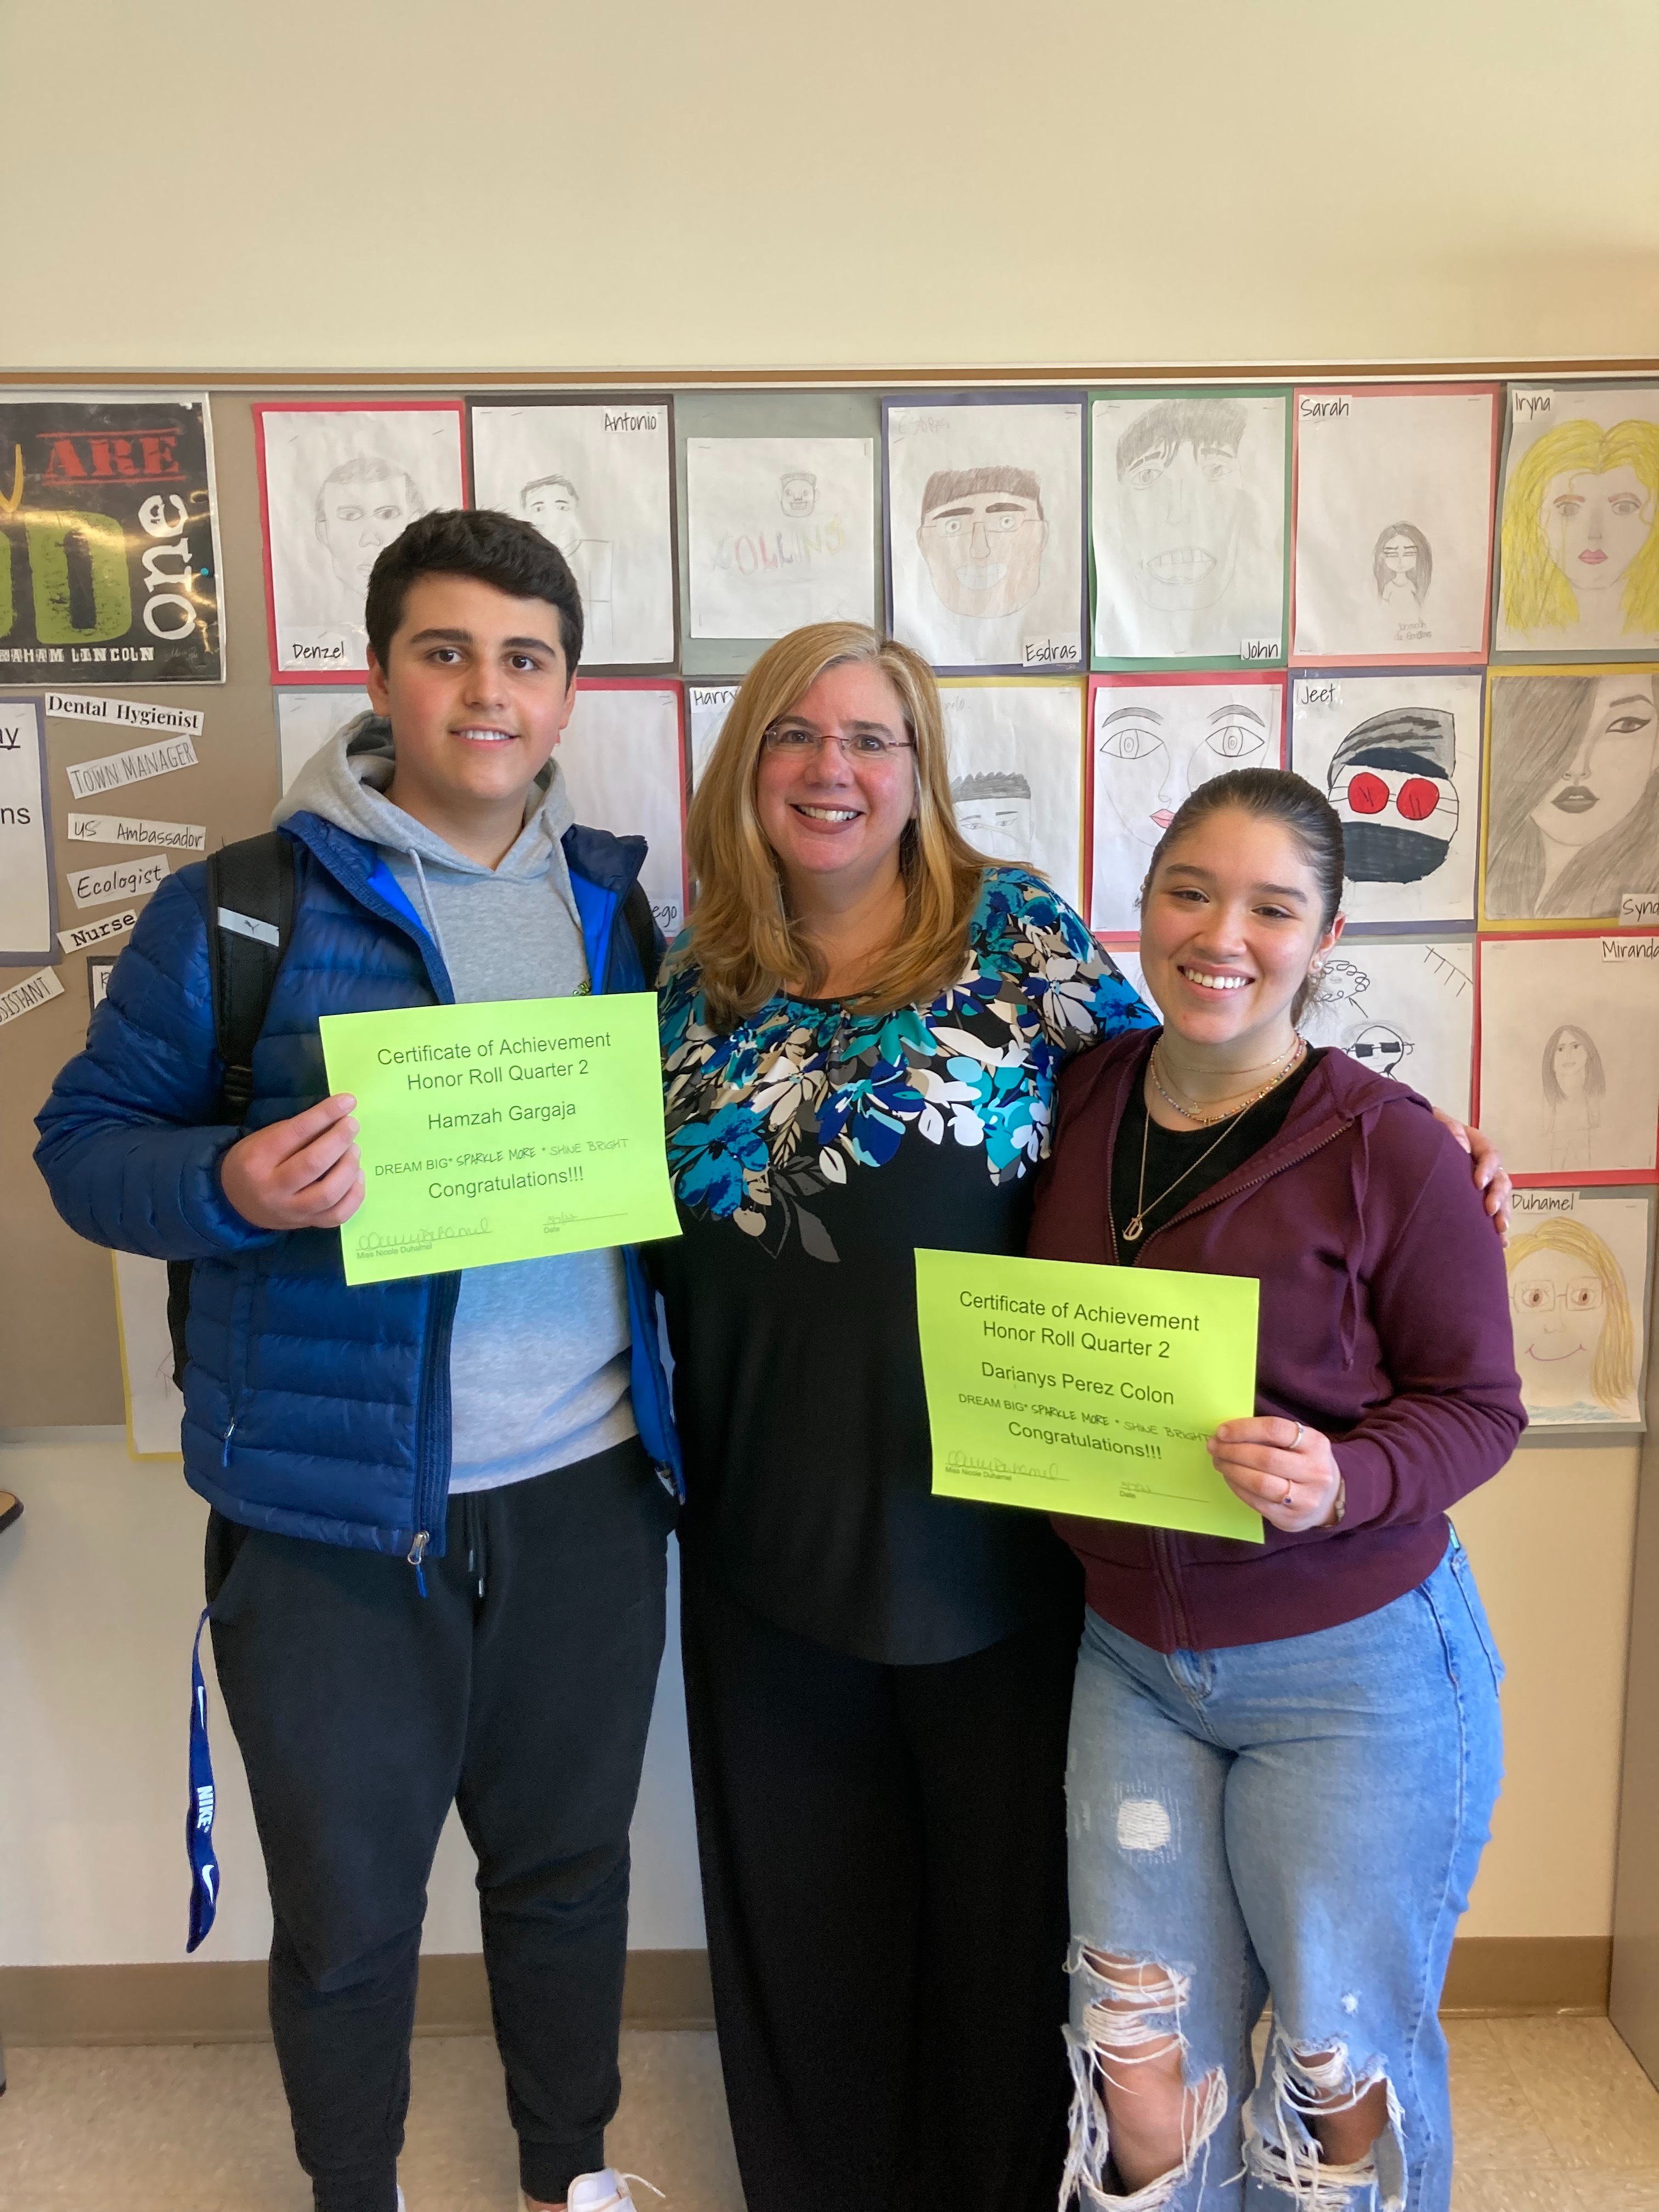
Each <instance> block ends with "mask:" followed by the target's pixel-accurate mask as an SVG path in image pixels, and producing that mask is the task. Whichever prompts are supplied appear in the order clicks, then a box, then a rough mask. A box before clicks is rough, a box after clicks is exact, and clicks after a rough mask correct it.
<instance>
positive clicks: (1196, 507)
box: [1089, 390, 1291, 667]
mask: <svg viewBox="0 0 1659 2212" xmlns="http://www.w3.org/2000/svg"><path fill="white" fill-rule="evenodd" d="M1290 404H1291V400H1290V394H1289V393H1288V392H1206V391H1198V392H1163V391H1146V390H1141V391H1138V392H1096V393H1094V394H1093V395H1092V398H1091V404H1090V426H1091V427H1090V439H1091V453H1090V471H1089V476H1090V520H1091V530H1092V532H1093V541H1092V542H1093V549H1094V584H1095V605H1094V657H1095V661H1096V664H1097V665H1099V666H1104V667H1115V666H1118V665H1121V664H1122V663H1125V662H1134V661H1141V660H1145V661H1170V660H1177V661H1189V662H1190V661H1199V662H1202V663H1203V664H1204V665H1206V666H1209V667H1228V666H1237V665H1240V664H1241V663H1246V664H1249V663H1255V664H1260V663H1262V662H1266V663H1267V664H1269V665H1273V664H1277V663H1280V662H1282V661H1283V659H1284V658H1285V589H1286V586H1287V583H1288V580H1289V579H1288V574H1287V564H1286V560H1285V549H1286V546H1287V544H1288V541H1289V507H1290Z"/></svg>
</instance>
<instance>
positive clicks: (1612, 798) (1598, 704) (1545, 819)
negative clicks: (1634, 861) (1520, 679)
mask: <svg viewBox="0 0 1659 2212" xmlns="http://www.w3.org/2000/svg"><path fill="white" fill-rule="evenodd" d="M1656 738H1659V713H1656V710H1655V706H1654V696H1653V678H1652V677H1651V676H1636V675H1631V676H1603V677H1601V678H1598V680H1597V683H1596V686H1595V699H1594V701H1593V702H1592V703H1591V708H1590V716H1589V722H1588V724H1587V725H1586V726H1585V729H1584V734H1583V737H1582V738H1580V739H1579V742H1578V744H1577V749H1576V750H1575V751H1574V753H1573V756H1572V758H1571V760H1570V761H1569V762H1567V763H1565V767H1564V769H1563V770H1562V773H1561V774H1560V775H1559V776H1558V777H1557V778H1556V780H1555V781H1554V783H1553V784H1552V786H1551V787H1550V788H1549V790H1548V792H1547V793H1546V794H1545V796H1544V798H1543V799H1541V801H1540V803H1539V805H1536V806H1535V807H1534V809H1533V811H1532V817H1531V818H1532V821H1533V823H1534V825H1535V826H1536V827H1537V828H1538V829H1540V830H1541V832H1542V834H1543V835H1544V836H1545V837H1546V838H1547V839H1548V840H1549V841H1550V842H1552V843H1553V844H1557V845H1591V844H1594V843H1595V841H1596V839H1597V838H1598V837H1605V836H1607V835H1608V833H1609V832H1610V831H1611V830H1613V829H1617V828H1618V826H1619V824H1620V823H1621V822H1622V821H1623V820H1624V819H1625V817H1626V815H1627V814H1628V813H1629V812H1630V811H1631V810H1632V807H1634V806H1635V805H1637V803H1638V800H1639V799H1641V797H1642V794H1643V793H1644V791H1645V790H1646V789H1647V786H1648V780H1649V778H1650V776H1651V775H1652V774H1653V769H1654V757H1655V749H1656Z"/></svg>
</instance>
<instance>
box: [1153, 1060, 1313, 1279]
mask: <svg viewBox="0 0 1659 2212" xmlns="http://www.w3.org/2000/svg"><path fill="white" fill-rule="evenodd" d="M1298 1047H1299V1048H1300V1050H1298V1049H1297V1048H1298ZM1306 1050H1307V1043H1306V1040H1305V1039H1304V1038H1303V1037H1301V1036H1297V1040H1296V1042H1295V1043H1294V1044H1292V1045H1291V1051H1290V1053H1288V1054H1285V1055H1284V1056H1285V1058H1286V1059H1290V1060H1291V1064H1290V1066H1288V1067H1287V1068H1285V1070H1284V1073H1282V1074H1279V1075H1276V1076H1275V1077H1274V1078H1273V1081H1272V1082H1271V1083H1269V1084H1267V1085H1265V1087H1264V1088H1263V1089H1261V1090H1260V1091H1257V1092H1256V1094H1255V1097H1254V1098H1251V1099H1249V1100H1248V1101H1247V1102H1246V1103H1245V1104H1243V1106H1241V1107H1240V1108H1239V1109H1238V1110H1237V1113H1234V1114H1229V1115H1226V1116H1225V1121H1226V1124H1227V1126H1226V1127H1225V1128H1224V1129H1223V1131H1222V1132H1221V1134H1220V1135H1219V1136H1218V1138H1217V1139H1216V1140H1215V1142H1214V1144H1212V1145H1206V1146H1205V1147H1204V1150H1203V1151H1202V1152H1200V1154H1199V1156H1198V1158H1196V1159H1195V1160H1194V1161H1193V1162H1192V1163H1191V1164H1190V1165H1189V1166H1188V1167H1184V1168H1182V1170H1181V1173H1180V1174H1179V1175H1178V1176H1176V1179H1175V1181H1174V1182H1172V1183H1166V1184H1165V1185H1164V1188H1163V1189H1162V1190H1161V1191H1159V1192H1158V1194H1157V1195H1156V1196H1155V1197H1153V1198H1150V1199H1149V1198H1148V1197H1147V1195H1146V1147H1147V1146H1148V1144H1149V1143H1150V1142H1151V1140H1152V1115H1150V1114H1148V1115H1147V1116H1146V1121H1145V1122H1144V1124H1143V1125H1142V1127H1141V1132H1140V1181H1139V1184H1138V1185H1137V1186H1136V1189H1135V1210H1134V1212H1133V1216H1132V1217H1131V1218H1130V1219H1129V1220H1127V1221H1126V1222H1125V1223H1124V1225H1123V1229H1122V1239H1123V1242H1124V1243H1126V1244H1138V1243H1139V1242H1140V1240H1141V1238H1142V1237H1143V1236H1144V1235H1145V1234H1146V1216H1147V1215H1148V1214H1149V1213H1150V1212H1152V1208H1153V1206H1162V1204H1163V1203H1164V1200H1165V1199H1166V1198H1167V1197H1168V1196H1169V1195H1170V1192H1171V1191H1172V1190H1176V1189H1178V1188H1180V1186H1181V1185H1182V1183H1183V1182H1186V1180H1187V1178H1188V1176H1189V1175H1193V1174H1194V1173H1195V1172H1196V1171H1197V1170H1198V1169H1200V1168H1201V1167H1202V1166H1203V1164H1204V1163H1205V1161H1206V1160H1207V1159H1208V1158H1209V1157H1210V1154H1211V1153H1212V1152H1218V1151H1219V1149H1220V1147H1221V1146H1223V1145H1225V1143H1226V1141H1227V1139H1228V1138H1229V1137H1230V1136H1231V1134H1232V1132H1233V1130H1234V1129H1235V1128H1236V1127H1237V1125H1238V1123H1239V1122H1240V1121H1243V1118H1244V1116H1245V1115H1247V1114H1248V1113H1249V1110H1250V1108H1251V1107H1252V1106H1258V1105H1260V1104H1261V1101H1262V1100H1263V1099H1264V1098H1265V1097H1267V1092H1268V1091H1276V1090H1277V1089H1278V1088H1279V1085H1280V1084H1281V1083H1283V1082H1284V1080H1285V1077H1286V1076H1288V1075H1291V1074H1292V1073H1294V1072H1295V1070H1296V1069H1297V1067H1299V1066H1300V1065H1301V1062H1302V1053H1304V1052H1305V1051H1306ZM1291 1054H1295V1055H1296V1056H1295V1058H1294V1059H1291ZM1147 1066H1148V1067H1149V1069H1151V1071H1152V1084H1153V1087H1154V1088H1155V1089H1156V1091H1157V1092H1158V1097H1160V1098H1162V1099H1164V1100H1165V1101H1166V1102H1167V1103H1169V1104H1170V1105H1171V1106H1173V1107H1174V1108H1175V1109H1176V1113H1177V1114H1186V1115H1187V1118H1188V1121H1199V1120H1200V1119H1202V1118H1203V1117H1201V1116H1200V1115H1195V1114H1189V1113H1188V1109H1186V1107H1184V1106H1183V1105H1182V1103H1181V1101H1180V1100H1179V1099H1178V1098H1171V1097H1170V1094H1169V1092H1168V1091H1166V1090H1165V1089H1164V1085H1162V1084H1161V1083H1160V1082H1159V1081H1158V1073H1157V1069H1156V1066H1154V1064H1153V1062H1152V1060H1148V1062H1147ZM1218 1118H1220V1117H1218V1116H1217V1115H1210V1116H1209V1119H1210V1120H1211V1121H1215V1120H1217V1119H1218Z"/></svg>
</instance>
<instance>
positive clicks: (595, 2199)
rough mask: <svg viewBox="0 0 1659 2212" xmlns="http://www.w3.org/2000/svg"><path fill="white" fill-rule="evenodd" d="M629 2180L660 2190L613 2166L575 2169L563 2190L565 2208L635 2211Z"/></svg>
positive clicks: (574, 2210)
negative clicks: (593, 2169) (576, 2172)
mask: <svg viewBox="0 0 1659 2212" xmlns="http://www.w3.org/2000/svg"><path fill="white" fill-rule="evenodd" d="M630 2181H637V2182H638V2183H639V2184H640V2185H641V2188H643V2189H648V2190H650V2191H651V2194H652V2195H653V2197H660V2196H661V2195H662V2191H661V2190H660V2189H659V2188H657V2187H656V2185H654V2183H652V2182H649V2181H647V2180H646V2179H645V2178H644V2176H643V2175H642V2174H638V2173H618V2172H617V2169H616V2168H615V2166H605V2167H603V2168H602V2169H601V2171H600V2172H598V2173H579V2174H578V2175H577V2176H576V2178H575V2179H574V2181H573V2182H572V2183H571V2185H570V2186H569V2188H568V2190H566V2191H565V2197H564V2201H565V2206H566V2212H639V2207H638V2205H637V2204H636V2203H635V2199H634V2196H633V2193H632V2191H630V2190H629V2186H628V2185H629V2182H630ZM520 2201H521V2202H522V2203H526V2204H527V2203H529V2201H530V2200H529V2199H528V2197H523V2198H521V2200H520Z"/></svg>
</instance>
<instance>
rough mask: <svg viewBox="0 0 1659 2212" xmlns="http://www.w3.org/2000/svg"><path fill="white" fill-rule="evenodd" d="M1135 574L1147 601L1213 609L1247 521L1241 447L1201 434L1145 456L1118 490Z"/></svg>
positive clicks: (1160, 605) (1178, 608) (1228, 581)
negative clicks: (1244, 512)
mask: <svg viewBox="0 0 1659 2212" xmlns="http://www.w3.org/2000/svg"><path fill="white" fill-rule="evenodd" d="M1119 498H1120V501H1121V511H1122V519H1123V541H1124V545H1125V548H1126V550H1127V554H1128V559H1129V573H1130V574H1131V575H1132V576H1133V578H1134V581H1135V588H1136V590H1137V591H1138V592H1139V593H1140V596H1141V597H1142V599H1145V600H1146V604H1147V605H1148V606H1152V607H1157V608H1159V609H1161V610H1163V611H1166V612H1171V613H1174V612H1178V611H1182V610H1184V609H1187V608H1190V607H1212V606H1213V605H1215V604H1216V602H1217V600H1218V599H1220V598H1221V596H1222V594H1223V593H1224V592H1225V591H1226V589H1227V586H1228V585H1229V584H1231V581H1232V579H1233V568H1234V564H1235V562H1237V557H1238V539H1239V532H1240V530H1241V528H1242V526H1243V511H1244V501H1243V486H1242V484H1241V483H1240V481H1239V471H1238V453H1237V448H1236V447H1226V446H1224V445H1221V444H1211V443H1206V441H1205V439H1204V438H1203V437H1202V436H1201V435H1194V437H1193V438H1191V439H1187V440H1183V441H1181V442H1180V443H1178V444H1170V445H1164V446H1161V447H1158V448H1156V449H1155V450H1154V451H1152V452H1151V453H1143V454H1142V455H1141V456H1140V457H1139V459H1137V460H1135V461H1133V462H1132V463H1131V464H1130V465H1129V466H1128V468H1127V470H1126V471H1125V472H1124V475H1123V477H1122V480H1121V485H1120V488H1119Z"/></svg>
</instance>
